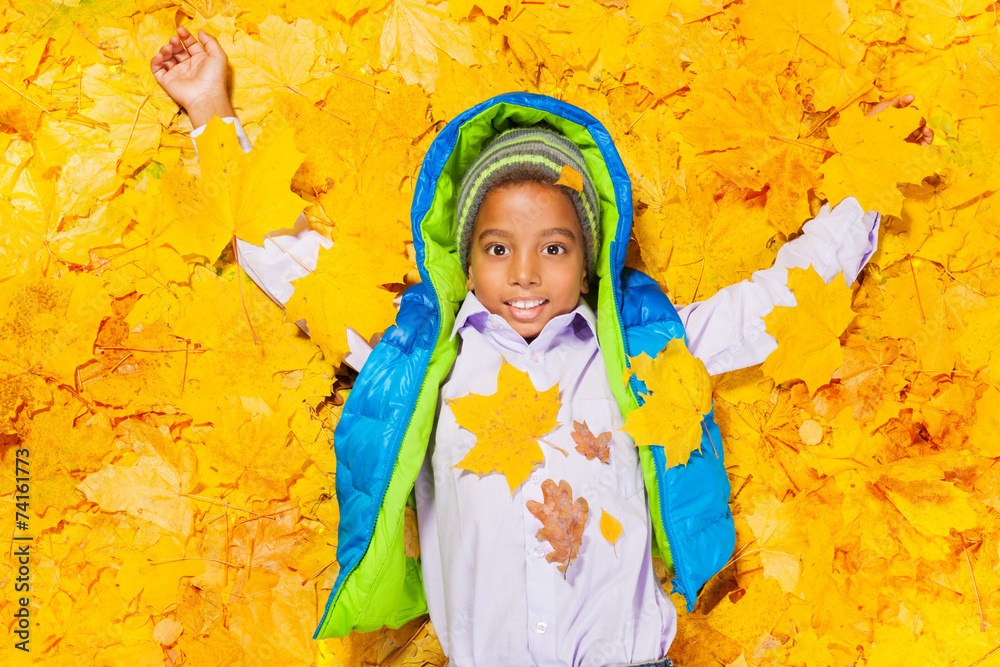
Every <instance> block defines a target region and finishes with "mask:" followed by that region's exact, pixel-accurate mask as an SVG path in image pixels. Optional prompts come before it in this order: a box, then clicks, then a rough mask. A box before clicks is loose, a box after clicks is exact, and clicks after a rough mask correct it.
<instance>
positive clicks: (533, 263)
mask: <svg viewBox="0 0 1000 667" xmlns="http://www.w3.org/2000/svg"><path fill="white" fill-rule="evenodd" d="M510 282H511V284H512V285H520V286H521V287H527V286H528V285H537V284H538V283H540V282H541V275H540V273H539V271H538V261H537V259H536V258H535V257H532V256H528V255H521V256H520V257H518V258H517V259H515V260H514V261H513V262H511V272H510Z"/></svg>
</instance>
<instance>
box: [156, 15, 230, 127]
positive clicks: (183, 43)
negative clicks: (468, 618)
mask: <svg viewBox="0 0 1000 667" xmlns="http://www.w3.org/2000/svg"><path fill="white" fill-rule="evenodd" d="M149 66H150V69H152V70H153V77H154V78H155V79H156V80H157V82H159V84H160V85H161V86H163V89H164V90H165V91H167V94H168V95H170V97H172V98H173V100H174V101H175V102H177V104H179V105H181V106H182V107H184V109H186V110H187V112H188V116H190V117H191V124H192V125H194V126H195V127H198V126H200V125H204V124H205V123H207V122H208V121H209V120H211V119H212V116H213V115H216V116H219V117H225V116H235V115H236V114H235V113H234V112H233V106H232V103H231V102H230V100H229V92H228V91H227V90H226V79H227V77H228V75H229V69H228V67H229V61H228V58H226V52H225V51H223V50H222V47H221V46H220V45H219V42H218V40H216V39H215V37H213V36H212V35H209V34H208V33H207V32H205V31H204V30H199V31H198V38H197V39H196V38H195V36H194V35H192V34H191V33H190V32H188V30H187V28H185V27H183V26H181V27H179V28H177V35H176V36H174V37H171V38H170V41H169V42H168V43H167V44H166V45H164V46H163V47H162V48H161V49H160V50H159V51H157V53H156V55H155V56H153V59H152V60H151V61H150V62H149Z"/></svg>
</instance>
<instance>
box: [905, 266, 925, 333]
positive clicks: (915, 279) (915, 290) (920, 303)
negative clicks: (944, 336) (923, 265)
mask: <svg viewBox="0 0 1000 667" xmlns="http://www.w3.org/2000/svg"><path fill="white" fill-rule="evenodd" d="M906 260H907V261H908V262H909V263H910V274H911V275H912V276H913V291H914V292H916V293H917V305H918V306H920V323H921V324H927V316H926V315H924V302H923V301H922V300H921V299H920V287H919V286H918V285H917V272H916V270H915V269H914V268H913V255H907V256H906Z"/></svg>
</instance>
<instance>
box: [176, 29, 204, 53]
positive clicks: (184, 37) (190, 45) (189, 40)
mask: <svg viewBox="0 0 1000 667" xmlns="http://www.w3.org/2000/svg"><path fill="white" fill-rule="evenodd" d="M181 30H183V31H184V32H183V33H181ZM177 35H178V36H179V37H180V38H181V44H183V45H184V48H186V49H187V53H186V54H185V55H192V56H193V55H194V54H196V53H204V52H205V47H203V46H202V45H201V44H199V43H198V39H197V38H196V37H195V36H194V35H192V34H191V32H190V31H189V30H188V29H187V28H185V27H184V26H181V27H179V28H177Z"/></svg>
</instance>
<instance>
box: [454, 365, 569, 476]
mask: <svg viewBox="0 0 1000 667" xmlns="http://www.w3.org/2000/svg"><path fill="white" fill-rule="evenodd" d="M445 403H447V404H448V405H449V406H451V410H452V412H453V413H454V414H455V421H456V422H458V425H459V426H461V427H462V428H464V429H466V430H469V431H472V432H473V433H474V434H475V435H476V444H475V445H474V446H473V447H472V449H470V450H469V453H468V454H466V455H465V458H463V459H462V460H461V461H459V462H458V463H456V464H455V465H453V466H452V468H459V469H462V470H471V471H472V472H474V473H476V474H477V475H479V476H480V477H482V476H483V475H488V474H490V473H494V472H499V473H503V475H504V476H505V477H506V478H507V484H508V485H509V486H510V492H511V494H512V495H513V493H514V489H516V488H517V487H518V486H520V485H521V483H522V482H524V480H525V479H527V478H528V475H529V474H531V471H532V470H533V469H534V467H535V466H536V465H538V464H540V463H541V462H542V461H543V460H544V456H543V454H542V448H541V447H539V446H538V439H539V438H541V437H542V436H544V435H545V434H547V433H548V432H549V431H551V430H552V429H554V428H555V427H556V426H558V424H559V422H558V421H556V414H557V413H558V412H559V406H560V405H561V403H560V401H559V385H558V384H556V385H553V386H552V387H551V388H550V389H547V390H546V391H543V392H539V391H538V390H536V389H535V387H534V385H532V384H531V379H530V378H529V377H528V374H527V373H523V372H521V371H519V370H517V369H516V368H514V367H513V366H511V365H510V364H508V363H507V362H506V361H504V362H503V365H502V366H501V367H500V373H499V374H498V375H497V391H496V393H495V394H493V395H491V396H481V395H479V394H468V395H467V396H463V397H461V398H456V399H445Z"/></svg>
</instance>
